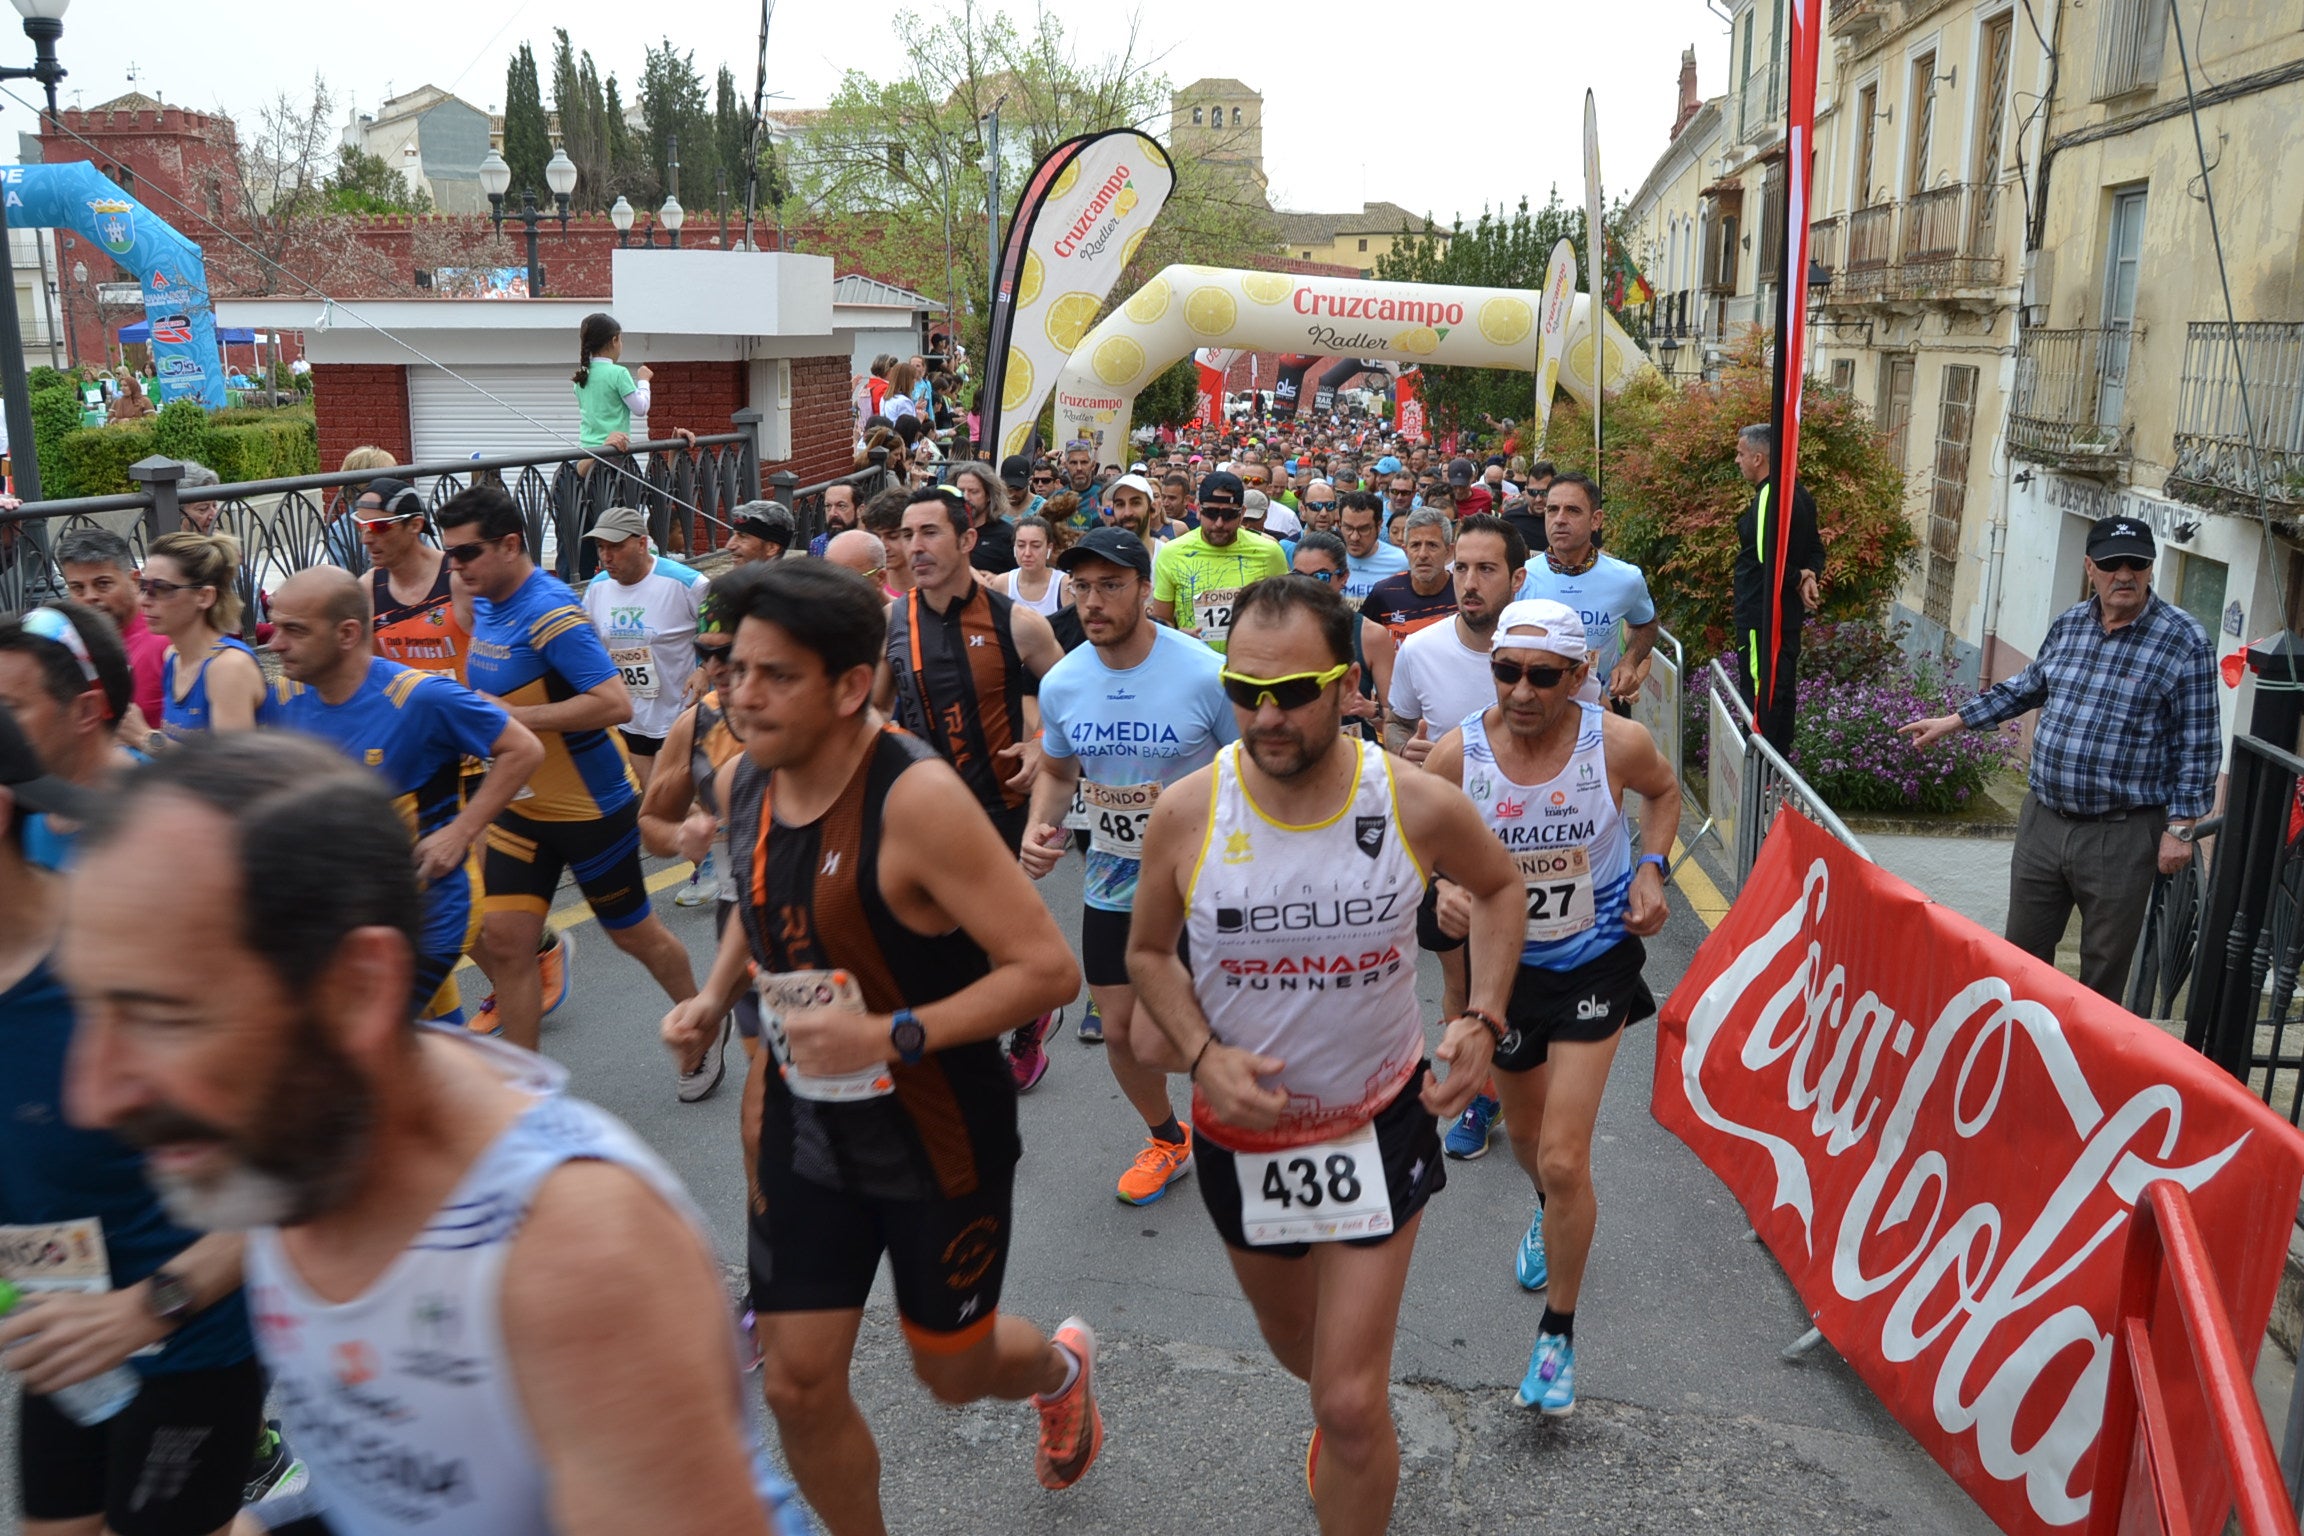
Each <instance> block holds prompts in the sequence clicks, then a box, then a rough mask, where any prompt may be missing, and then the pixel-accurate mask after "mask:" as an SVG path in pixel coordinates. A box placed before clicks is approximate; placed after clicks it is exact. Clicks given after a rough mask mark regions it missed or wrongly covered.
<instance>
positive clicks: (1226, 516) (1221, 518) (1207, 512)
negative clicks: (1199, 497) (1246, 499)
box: [1200, 507, 1248, 523]
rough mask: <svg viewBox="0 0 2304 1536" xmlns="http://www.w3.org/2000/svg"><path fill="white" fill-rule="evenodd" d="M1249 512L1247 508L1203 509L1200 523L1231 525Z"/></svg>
mask: <svg viewBox="0 0 2304 1536" xmlns="http://www.w3.org/2000/svg"><path fill="white" fill-rule="evenodd" d="M1247 510H1248V509H1247V508H1246V507H1202V508H1201V509H1200V521H1202V522H1204V523H1209V522H1215V523H1229V522H1231V521H1233V520H1234V519H1235V518H1237V517H1239V516H1240V515H1241V514H1242V513H1244V512H1246V511H1247Z"/></svg>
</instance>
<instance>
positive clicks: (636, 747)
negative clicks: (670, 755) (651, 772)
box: [616, 726, 664, 757]
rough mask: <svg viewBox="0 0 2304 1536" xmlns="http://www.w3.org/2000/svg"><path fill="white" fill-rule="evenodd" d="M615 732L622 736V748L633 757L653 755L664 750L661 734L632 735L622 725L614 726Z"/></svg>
mask: <svg viewBox="0 0 2304 1536" xmlns="http://www.w3.org/2000/svg"><path fill="white" fill-rule="evenodd" d="M616 734H617V735H619V736H621V737H623V738H624V750H625V751H627V752H629V753H631V754H632V755H633V756H634V757H654V756H655V755H656V754H657V753H659V752H661V751H663V750H664V738H663V737H661V736H638V735H634V734H633V733H632V732H630V731H628V730H626V729H624V727H622V726H618V727H616Z"/></svg>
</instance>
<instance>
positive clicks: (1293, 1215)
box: [1233, 1123, 1392, 1248]
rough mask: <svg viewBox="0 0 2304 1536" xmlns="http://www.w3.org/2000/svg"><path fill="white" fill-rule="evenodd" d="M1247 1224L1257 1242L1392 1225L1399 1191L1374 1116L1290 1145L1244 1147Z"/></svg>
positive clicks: (1372, 1231) (1351, 1233) (1241, 1171)
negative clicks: (1352, 1127)
mask: <svg viewBox="0 0 2304 1536" xmlns="http://www.w3.org/2000/svg"><path fill="white" fill-rule="evenodd" d="M1233 1167H1234V1170H1235V1172H1236V1173H1237V1174H1238V1176H1239V1180H1240V1226H1241V1228H1242V1230H1243V1231H1244V1232H1245V1233H1246V1234H1247V1238H1248V1241H1249V1243H1250V1244H1251V1245H1252V1246H1255V1247H1258V1248H1262V1247H1268V1246H1270V1245H1272V1244H1275V1243H1333V1242H1339V1241H1342V1240H1343V1239H1345V1238H1353V1237H1382V1236H1383V1235H1384V1234H1385V1233H1387V1232H1389V1231H1391V1230H1392V1196H1391V1192H1390V1191H1389V1190H1388V1189H1387V1188H1386V1186H1385V1183H1384V1154H1383V1152H1382V1150H1381V1149H1380V1148H1379V1147H1378V1146H1377V1144H1376V1127H1375V1125H1374V1124H1373V1123H1371V1124H1368V1125H1364V1126H1362V1127H1360V1129H1359V1130H1357V1131H1354V1132H1353V1133H1352V1134H1351V1135H1349V1136H1343V1137H1339V1138H1338V1139H1337V1140H1335V1141H1323V1142H1319V1143H1316V1144H1315V1145H1312V1146H1309V1147H1290V1148H1288V1149H1287V1150H1286V1151H1283V1152H1243V1153H1241V1154H1239V1156H1238V1157H1237V1158H1235V1159H1234V1162H1233Z"/></svg>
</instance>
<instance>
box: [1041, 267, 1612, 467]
mask: <svg viewBox="0 0 2304 1536" xmlns="http://www.w3.org/2000/svg"><path fill="white" fill-rule="evenodd" d="M1541 298H1542V295H1541V294H1537V293H1531V292H1524V291H1522V290H1520V289H1515V288H1457V287H1450V286H1446V285H1443V284H1437V283H1382V282H1374V281H1371V280H1368V279H1365V278H1335V277H1310V276H1302V275H1299V274H1296V273H1290V272H1248V271H1240V270H1236V269H1226V268H1217V267H1187V266H1174V267H1168V268H1166V269H1164V270H1163V271H1162V272H1161V273H1160V274H1159V275H1158V276H1157V277H1154V278H1153V279H1152V280H1151V281H1150V282H1148V283H1146V284H1145V285H1144V286H1143V287H1142V288H1139V289H1138V290H1136V292H1135V294H1134V295H1133V296H1131V297H1130V298H1129V299H1128V301H1127V302H1126V303H1124V304H1122V305H1121V306H1120V307H1119V308H1117V309H1115V310H1113V311H1112V312H1111V313H1110V314H1108V315H1106V316H1105V317H1104V318H1103V319H1102V320H1101V321H1099V322H1097V324H1096V328H1095V329H1094V330H1091V331H1090V332H1089V333H1088V334H1087V335H1086V336H1084V337H1082V338H1081V340H1080V345H1079V346H1078V347H1077V348H1075V349H1074V350H1073V353H1072V356H1071V357H1070V359H1068V360H1067V361H1066V363H1065V364H1064V369H1063V372H1062V373H1060V374H1058V375H1057V379H1056V438H1057V441H1059V442H1069V441H1070V440H1072V439H1073V438H1076V437H1085V438H1088V439H1089V440H1091V441H1092V442H1094V443H1096V445H1097V448H1098V451H1099V456H1100V458H1102V459H1112V460H1116V461H1117V462H1119V463H1123V464H1124V463H1126V462H1127V457H1126V455H1125V454H1124V453H1122V452H1120V451H1119V450H1121V449H1124V448H1125V447H1126V446H1127V442H1128V431H1129V427H1130V425H1131V418H1132V417H1133V415H1134V414H1135V405H1136V393H1137V391H1138V390H1140V389H1142V388H1143V387H1144V386H1145V385H1146V384H1148V383H1150V382H1151V381H1152V379H1153V378H1154V377H1156V376H1157V375H1158V374H1159V373H1160V372H1161V371H1162V370H1163V369H1165V368H1167V367H1168V366H1169V365H1170V364H1172V363H1174V362H1175V361H1176V360H1177V359H1179V358H1181V357H1184V356H1187V355H1188V354H1190V353H1191V352H1192V350H1193V349H1194V348H1196V347H1241V348H1253V349H1255V350H1258V351H1265V352H1283V353H1295V354H1298V355H1300V356H1304V357H1306V359H1307V361H1306V364H1305V366H1306V367H1307V368H1308V367H1309V366H1310V363H1311V361H1312V360H1315V359H1317V358H1321V357H1337V356H1343V357H1348V358H1353V359H1357V360H1360V361H1361V362H1362V363H1363V364H1365V363H1366V362H1372V361H1388V362H1394V363H1399V364H1404V365H1414V364H1421V363H1431V364H1435V365H1437V366H1443V367H1460V368H1517V369H1519V370H1521V371H1522V372H1525V373H1534V372H1535V371H1536V309H1537V305H1538V302H1539V300H1540V299H1541ZM1602 313H1603V319H1604V322H1605V323H1604V328H1603V331H1602V337H1603V341H1602V345H1601V347H1600V349H1599V353H1600V357H1599V366H1598V367H1597V368H1595V366H1594V352H1595V348H1594V346H1593V338H1592V326H1591V319H1590V301H1589V300H1588V299H1587V298H1586V297H1585V296H1584V295H1583V294H1578V295H1577V296H1576V306H1575V311H1574V313H1573V314H1571V315H1570V317H1569V321H1568V336H1567V344H1566V350H1565V355H1564V356H1563V358H1562V360H1561V364H1560V383H1561V386H1562V387H1563V388H1565V389H1566V390H1567V391H1568V393H1569V394H1570V395H1571V396H1572V397H1574V398H1575V399H1576V400H1578V401H1581V402H1583V403H1584V404H1586V405H1589V404H1590V403H1591V401H1592V392H1593V387H1594V384H1595V382H1597V383H1600V384H1602V385H1604V386H1605V387H1606V388H1608V389H1611V390H1615V389H1621V388H1623V387H1624V385H1625V383H1626V382H1627V381H1629V380H1630V379H1631V377H1632V375H1633V374H1635V373H1637V372H1638V371H1639V370H1640V369H1642V368H1644V367H1646V366H1648V358H1647V355H1646V354H1645V353H1643V352H1642V351H1641V350H1640V346H1639V343H1637V342H1635V341H1634V340H1633V339H1632V338H1631V337H1630V336H1628V335H1626V334H1625V333H1624V331H1623V329H1622V327H1620V326H1618V325H1617V324H1616V321H1615V319H1614V318H1613V317H1610V316H1607V315H1606V312H1605V311H1603V312H1602ZM1300 380H1301V374H1299V381H1300ZM1299 387H1301V384H1300V383H1299ZM1026 430H1028V429H1027V428H1023V427H1019V428H1017V429H1016V433H1015V435H1016V436H1017V439H1018V443H1017V445H1009V444H1003V445H1002V447H1001V452H1003V453H1015V452H1020V451H1021V447H1020V444H1021V441H1022V433H1023V432H1024V431H1026Z"/></svg>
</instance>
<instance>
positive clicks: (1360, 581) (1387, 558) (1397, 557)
mask: <svg viewBox="0 0 2304 1536" xmlns="http://www.w3.org/2000/svg"><path fill="white" fill-rule="evenodd" d="M1288 558H1289V559H1291V560H1293V559H1295V558H1296V556H1295V552H1294V551H1293V550H1291V551H1290V552H1289V556H1288ZM1344 564H1345V565H1346V567H1347V569H1346V571H1345V573H1344V585H1343V586H1342V587H1341V588H1340V589H1339V590H1340V591H1341V592H1342V594H1343V597H1344V600H1345V601H1346V602H1348V603H1352V604H1354V605H1357V604H1358V603H1359V602H1360V600H1361V599H1362V598H1364V597H1366V596H1367V595H1368V593H1369V590H1370V589H1371V588H1373V587H1374V586H1375V585H1376V583H1378V582H1380V581H1382V580H1383V579H1384V578H1385V577H1387V576H1397V575H1398V574H1399V573H1400V572H1402V571H1404V570H1406V569H1408V551H1406V550H1404V549H1402V548H1401V547H1400V546H1399V545H1397V544H1387V543H1385V542H1384V541H1383V540H1382V539H1378V540H1377V541H1376V547H1375V548H1374V549H1372V550H1370V551H1369V552H1368V553H1367V554H1365V555H1355V554H1353V553H1351V552H1350V549H1349V547H1347V549H1346V552H1345V555H1344Z"/></svg>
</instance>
